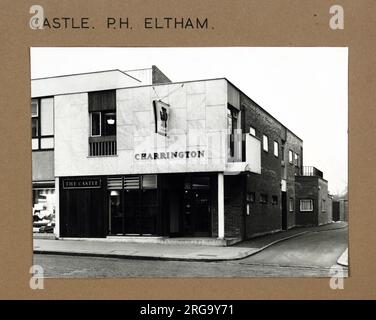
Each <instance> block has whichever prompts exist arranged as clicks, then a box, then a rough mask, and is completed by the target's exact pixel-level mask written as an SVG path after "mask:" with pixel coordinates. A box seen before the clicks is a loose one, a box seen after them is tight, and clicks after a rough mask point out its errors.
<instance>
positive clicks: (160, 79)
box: [152, 66, 171, 84]
mask: <svg viewBox="0 0 376 320" xmlns="http://www.w3.org/2000/svg"><path fill="white" fill-rule="evenodd" d="M152 83H153V84H158V83H171V80H170V79H169V78H167V76H166V75H165V74H164V73H163V72H162V71H161V70H159V69H158V68H157V66H152Z"/></svg>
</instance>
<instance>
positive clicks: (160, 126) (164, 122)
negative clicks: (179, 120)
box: [153, 100, 170, 136]
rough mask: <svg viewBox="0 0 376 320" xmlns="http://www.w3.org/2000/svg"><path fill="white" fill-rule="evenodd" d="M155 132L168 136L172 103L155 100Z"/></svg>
mask: <svg viewBox="0 0 376 320" xmlns="http://www.w3.org/2000/svg"><path fill="white" fill-rule="evenodd" d="M153 108H154V120H155V133H159V134H160V135H162V136H167V132H168V120H169V116H170V105H169V104H167V103H164V102H162V101H160V100H154V101H153Z"/></svg>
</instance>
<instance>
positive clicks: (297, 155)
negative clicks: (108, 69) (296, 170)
mask: <svg viewBox="0 0 376 320" xmlns="http://www.w3.org/2000/svg"><path fill="white" fill-rule="evenodd" d="M294 165H296V166H297V167H299V154H297V153H296V152H294Z"/></svg>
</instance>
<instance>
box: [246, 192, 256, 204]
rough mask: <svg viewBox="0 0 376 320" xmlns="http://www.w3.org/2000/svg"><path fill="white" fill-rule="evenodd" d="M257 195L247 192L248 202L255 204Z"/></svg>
mask: <svg viewBox="0 0 376 320" xmlns="http://www.w3.org/2000/svg"><path fill="white" fill-rule="evenodd" d="M255 197H256V195H255V193H254V192H247V202H248V203H254V202H255Z"/></svg>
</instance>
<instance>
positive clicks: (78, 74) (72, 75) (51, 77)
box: [31, 69, 142, 82]
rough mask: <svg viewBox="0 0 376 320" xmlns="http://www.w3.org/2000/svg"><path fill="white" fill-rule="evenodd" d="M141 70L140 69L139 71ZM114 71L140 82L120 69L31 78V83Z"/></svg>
mask: <svg viewBox="0 0 376 320" xmlns="http://www.w3.org/2000/svg"><path fill="white" fill-rule="evenodd" d="M139 70H141V69H139ZM114 71H117V72H120V73H121V74H123V75H125V76H127V77H129V78H132V79H134V80H136V81H138V82H142V81H141V80H139V79H137V78H135V77H132V76H131V75H129V74H128V73H126V71H122V70H120V69H110V70H100V71H89V72H80V73H70V74H63V75H58V76H49V77H41V78H32V79H31V81H35V80H45V79H53V78H63V77H74V76H81V75H85V74H95V73H105V72H114ZM127 71H136V70H127Z"/></svg>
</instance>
